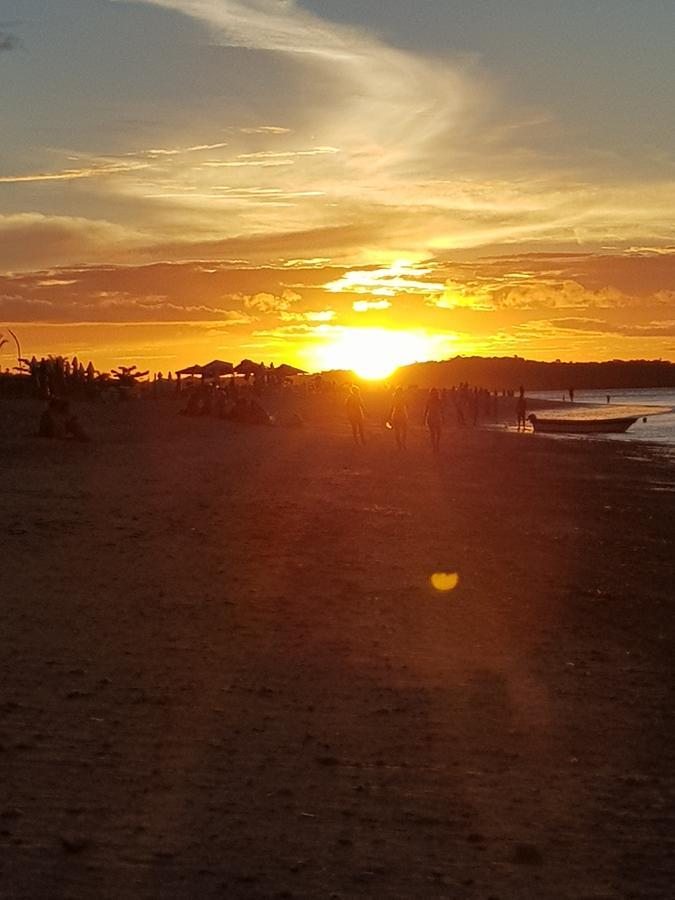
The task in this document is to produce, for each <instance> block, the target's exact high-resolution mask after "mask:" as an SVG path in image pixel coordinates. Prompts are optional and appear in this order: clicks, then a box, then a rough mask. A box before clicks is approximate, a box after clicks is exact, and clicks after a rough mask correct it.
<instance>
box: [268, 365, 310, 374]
mask: <svg viewBox="0 0 675 900" xmlns="http://www.w3.org/2000/svg"><path fill="white" fill-rule="evenodd" d="M274 373H275V375H276V377H277V378H292V377H293V376H294V375H306V374H307V372H306V371H305V370H304V369H298V368H297V366H289V365H288V363H282V364H281V365H280V366H277V367H276V369H275V370H274Z"/></svg>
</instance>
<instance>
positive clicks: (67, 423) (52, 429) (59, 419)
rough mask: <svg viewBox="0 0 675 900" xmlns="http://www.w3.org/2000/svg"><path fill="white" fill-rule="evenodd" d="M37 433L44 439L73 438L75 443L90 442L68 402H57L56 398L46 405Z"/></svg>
mask: <svg viewBox="0 0 675 900" xmlns="http://www.w3.org/2000/svg"><path fill="white" fill-rule="evenodd" d="M38 433H39V435H40V437H45V438H60V439H64V438H73V440H76V441H89V440H91V438H90V437H89V435H88V434H87V433H86V431H85V430H84V428H83V427H82V425H81V423H80V420H79V419H78V418H77V416H76V415H75V413H72V412H71V411H70V404H69V403H68V401H67V400H59V399H57V398H56V397H52V399H51V400H50V401H49V403H48V404H47V408H46V409H45V411H44V412H43V413H42V415H41V416H40V425H39V429H38Z"/></svg>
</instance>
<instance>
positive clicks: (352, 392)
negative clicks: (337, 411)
mask: <svg viewBox="0 0 675 900" xmlns="http://www.w3.org/2000/svg"><path fill="white" fill-rule="evenodd" d="M345 408H346V410H347V418H348V419H349V424H350V425H351V426H352V437H353V438H354V443H355V444H361V445H363V444H365V442H366V436H365V433H364V430H363V426H364V423H365V419H366V416H365V412H364V409H363V401H362V400H361V391H360V390H359V389H358V387H357V386H356V385H355V384H353V385H352V386H351V388H350V389H349V393H348V394H347V399H346V400H345Z"/></svg>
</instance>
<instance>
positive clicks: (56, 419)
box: [38, 397, 66, 438]
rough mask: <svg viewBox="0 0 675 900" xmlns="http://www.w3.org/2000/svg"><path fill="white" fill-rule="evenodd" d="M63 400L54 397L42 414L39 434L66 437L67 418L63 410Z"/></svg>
mask: <svg viewBox="0 0 675 900" xmlns="http://www.w3.org/2000/svg"><path fill="white" fill-rule="evenodd" d="M62 405H63V402H62V401H61V400H57V399H56V397H52V398H51V400H50V401H49V402H48V403H47V406H46V408H45V409H44V410H43V412H42V415H41V416H40V424H39V427H38V434H39V435H40V437H43V438H64V437H65V436H66V420H65V416H64V415H63V411H62Z"/></svg>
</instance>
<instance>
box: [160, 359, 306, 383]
mask: <svg viewBox="0 0 675 900" xmlns="http://www.w3.org/2000/svg"><path fill="white" fill-rule="evenodd" d="M261 372H267V373H268V374H270V375H274V376H275V377H276V378H291V377H292V376H293V375H306V374H307V373H306V371H305V370H304V369H299V368H298V367H297V366H291V365H288V363H282V364H281V365H280V366H276V367H275V366H274V364H272V365H271V366H270V367H269V368H268V367H267V366H266V365H265V364H264V363H256V362H253V360H252V359H242V361H241V362H240V363H238V364H237V365H236V366H234V365H232V363H231V362H225V360H222V359H212V360H211V362H210V363H207V364H206V365H205V366H200V365H197V364H195V365H193V366H187V367H186V368H184V369H178V370H177V371H176V375H177V376H178V377H179V378H180V377H181V376H183V375H200V376H201V377H202V378H220V377H221V376H222V375H244V376H246V377H247V378H249V377H250V376H251V375H257V374H259V373H261Z"/></svg>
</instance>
